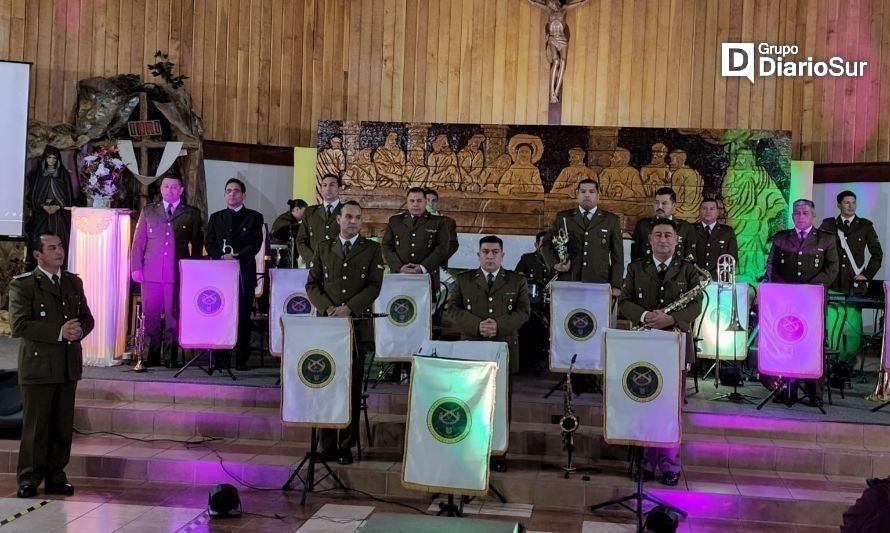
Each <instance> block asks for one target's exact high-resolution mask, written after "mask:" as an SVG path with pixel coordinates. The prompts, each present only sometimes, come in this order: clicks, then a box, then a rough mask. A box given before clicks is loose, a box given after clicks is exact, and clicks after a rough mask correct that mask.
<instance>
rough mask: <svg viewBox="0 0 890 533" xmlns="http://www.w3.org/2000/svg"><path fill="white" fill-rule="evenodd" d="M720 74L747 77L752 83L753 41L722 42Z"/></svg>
mask: <svg viewBox="0 0 890 533" xmlns="http://www.w3.org/2000/svg"><path fill="white" fill-rule="evenodd" d="M721 52H722V53H721V54H720V58H721V64H720V74H721V75H722V76H724V77H729V76H735V77H739V76H741V77H744V78H748V80H750V81H751V83H754V43H722V44H721Z"/></svg>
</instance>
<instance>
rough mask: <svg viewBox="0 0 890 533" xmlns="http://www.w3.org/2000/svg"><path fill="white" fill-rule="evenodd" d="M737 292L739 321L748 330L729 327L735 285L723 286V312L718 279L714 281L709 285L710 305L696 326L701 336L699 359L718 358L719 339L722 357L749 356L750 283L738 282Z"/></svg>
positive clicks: (706, 299)
mask: <svg viewBox="0 0 890 533" xmlns="http://www.w3.org/2000/svg"><path fill="white" fill-rule="evenodd" d="M735 294H736V305H737V312H738V317H739V324H741V326H742V328H743V329H744V330H745V331H726V327H727V326H728V325H729V321H730V317H731V316H732V289H731V288H730V287H729V286H724V287H723V288H721V289H720V309H719V313H718V309H717V282H716V281H712V282H711V284H710V285H708V287H707V288H706V289H705V299H704V301H705V302H706V305H705V307H704V309H703V310H702V312H701V313H700V314H699V315H698V318H696V319H695V325H694V326H693V328H692V331H694V332H695V334H696V336H698V337H700V338H701V341H700V343H699V348H700V349H701V353H699V354H698V357H699V359H716V358H717V343H718V340H719V343H720V359H721V360H728V361H732V360H733V359H737V360H739V361H741V360H743V359H745V358H746V357H747V356H748V284H747V283H736V284H735ZM718 317H719V319H718ZM718 334H719V339H718Z"/></svg>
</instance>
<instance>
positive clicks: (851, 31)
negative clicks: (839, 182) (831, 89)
mask: <svg viewBox="0 0 890 533" xmlns="http://www.w3.org/2000/svg"><path fill="white" fill-rule="evenodd" d="M862 7H863V2H862V1H861V0H850V1H849V3H848V4H847V10H846V15H847V35H849V38H848V39H847V40H846V44H847V46H846V51H845V55H844V57H845V58H846V59H855V58H857V57H858V56H859V42H860V41H861V40H862V35H861V34H860V33H859V20H860V16H861V14H862ZM841 79H843V80H844V82H843V83H844V85H845V88H844V91H845V98H844V103H843V109H844V110H845V112H844V113H843V114H842V115H839V116H843V117H844V124H843V131H844V138H843V142H842V144H841V153H840V154H839V156H840V160H841V161H853V157H854V147H855V146H856V145H857V144H858V143H859V139H857V138H856V121H857V117H856V109H857V106H858V102H859V100H860V99H861V94H860V91H861V87H862V78H841Z"/></svg>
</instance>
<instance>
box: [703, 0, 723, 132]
mask: <svg viewBox="0 0 890 533" xmlns="http://www.w3.org/2000/svg"><path fill="white" fill-rule="evenodd" d="M719 7H720V6H719V4H718V0H707V4H706V6H705V13H706V15H705V17H703V22H704V26H705V28H706V29H705V36H704V39H705V40H704V43H703V45H704V66H703V69H702V96H701V100H699V102H701V104H700V105H701V122H700V123H699V125H700V126H701V127H702V128H712V127H714V99H715V98H716V95H717V77H716V76H715V75H714V73H715V72H717V71H716V70H715V69H718V68H720V67H719V63H718V61H719V60H720V59H719V57H718V56H719V55H720V49H719V44H718V43H717V16H718V15H719V11H720V9H719Z"/></svg>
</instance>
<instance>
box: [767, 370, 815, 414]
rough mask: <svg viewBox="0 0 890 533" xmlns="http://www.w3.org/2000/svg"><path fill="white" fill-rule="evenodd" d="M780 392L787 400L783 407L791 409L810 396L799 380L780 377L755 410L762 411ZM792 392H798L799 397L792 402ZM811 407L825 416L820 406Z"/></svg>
mask: <svg viewBox="0 0 890 533" xmlns="http://www.w3.org/2000/svg"><path fill="white" fill-rule="evenodd" d="M782 391H784V392H785V395H786V398H787V399H786V401H785V405H786V406H787V407H792V406H794V404H796V403H800V402H802V401H803V400H804V398H809V397H810V395H809V394H808V393H807V390H806V388H804V386H803V384H802V383H801V382H800V381H799V380H797V379H794V378H786V377H781V378H779V381H778V382H777V383H776V388H775V389H773V390H772V391H771V392H770V393H769V394H768V395H767V396H766V398H764V399H763V401H761V402H760V404H758V405H757V410H758V411H760V410H761V409H763V406H764V405H766V404H767V403H768V402H769V401H770V400H772V399H773V398H775V397H776V395H778V394H779V393H780V392H782ZM793 392H800V393H801V395H800V396H798V397H797V399H796V400H792V399H791V397H792V393H793ZM812 407H816V408H817V409H819V411H821V412H822V414H823V415H824V414H825V409H823V408H822V406H821V405H819V404H816V405H815V406H812Z"/></svg>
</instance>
